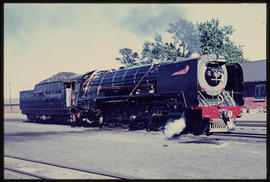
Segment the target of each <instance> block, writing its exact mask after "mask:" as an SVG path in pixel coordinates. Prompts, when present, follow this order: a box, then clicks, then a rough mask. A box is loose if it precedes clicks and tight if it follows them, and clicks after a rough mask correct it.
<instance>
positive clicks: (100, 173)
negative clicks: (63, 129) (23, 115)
mask: <svg viewBox="0 0 270 182" xmlns="http://www.w3.org/2000/svg"><path fill="white" fill-rule="evenodd" d="M4 157H7V158H12V159H17V160H22V161H27V162H32V163H36V164H44V165H48V166H54V167H59V168H63V169H69V170H74V171H78V172H85V173H88V174H95V175H100V176H106V177H111V178H116V179H133V178H134V177H128V176H119V175H113V174H106V173H104V172H99V171H92V170H91V171H90V170H85V169H79V168H73V167H66V166H62V165H58V164H52V163H47V162H42V161H37V160H32V159H24V158H21V157H17V156H10V155H4ZM8 170H13V171H15V172H17V171H18V172H20V171H19V170H15V169H8ZM25 173H28V172H25ZM29 174H30V175H31V173H29ZM27 175H28V174H27ZM36 176H37V177H38V175H36ZM39 177H41V176H39ZM39 177H38V178H39ZM42 178H44V177H42ZM46 179H49V178H47V177H46Z"/></svg>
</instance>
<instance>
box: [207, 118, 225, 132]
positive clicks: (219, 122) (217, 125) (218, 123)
mask: <svg viewBox="0 0 270 182" xmlns="http://www.w3.org/2000/svg"><path fill="white" fill-rule="evenodd" d="M209 124H210V126H209V132H210V133H212V132H228V131H229V128H228V126H227V125H226V124H225V122H224V120H223V119H213V120H211V121H209Z"/></svg>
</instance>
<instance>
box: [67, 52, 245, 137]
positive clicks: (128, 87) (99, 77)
mask: <svg viewBox="0 0 270 182" xmlns="http://www.w3.org/2000/svg"><path fill="white" fill-rule="evenodd" d="M242 81H243V72H242V69H241V67H240V65H239V64H237V63H234V64H228V63H226V60H225V59H223V58H221V57H218V56H217V55H212V54H211V55H203V56H199V57H195V58H186V59H184V60H182V61H178V62H170V63H168V62H167V63H160V64H149V65H142V66H135V67H131V68H123V67H122V68H120V69H117V70H107V71H91V72H88V73H86V74H83V75H77V76H73V77H72V78H71V80H70V81H69V82H65V83H64V84H65V87H66V97H67V98H68V99H67V104H66V106H67V107H68V109H69V111H70V119H69V121H70V124H71V125H76V124H77V123H88V124H90V125H91V124H92V125H99V126H100V127H101V126H103V125H108V126H110V127H115V126H122V127H124V128H130V129H143V128H146V129H147V130H160V129H162V128H164V126H165V125H166V123H167V122H168V121H171V120H175V119H179V118H180V117H182V116H183V115H184V117H185V120H186V128H185V132H191V133H194V134H202V133H211V132H227V131H229V130H230V129H233V128H234V120H235V119H236V118H237V117H240V115H241V105H243V97H242V94H241V92H242Z"/></svg>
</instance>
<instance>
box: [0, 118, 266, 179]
mask: <svg viewBox="0 0 270 182" xmlns="http://www.w3.org/2000/svg"><path fill="white" fill-rule="evenodd" d="M5 118H7V119H6V120H5V122H4V155H14V156H19V157H23V158H28V159H35V160H41V161H46V162H48V163H56V164H61V165H65V166H71V167H77V168H81V169H89V170H94V171H102V172H108V173H112V174H115V175H117V174H119V175H122V176H127V177H128V178H136V179H266V140H265V139H249V138H229V137H220V136H205V135H200V136H194V135H183V136H180V137H179V138H175V139H171V140H168V139H167V138H166V137H165V135H164V134H163V133H162V132H149V133H148V132H146V131H145V130H140V131H128V130H126V129H120V128H116V129H110V128H102V129H101V130H100V129H98V128H83V127H76V128H71V127H69V126H63V125H44V124H35V123H28V122H22V121H21V120H20V118H21V116H20V115H17V120H16V119H12V118H15V114H14V115H13V116H10V115H9V116H7V115H5ZM8 118H9V119H8ZM236 131H237V132H256V133H266V128H265V127H257V128H237V130H236ZM4 162H5V161H4ZM60 178H61V176H60ZM63 178H64V177H63Z"/></svg>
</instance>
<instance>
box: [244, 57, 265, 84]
mask: <svg viewBox="0 0 270 182" xmlns="http://www.w3.org/2000/svg"><path fill="white" fill-rule="evenodd" d="M240 65H241V67H242V69H243V74H244V82H258V81H266V60H259V61H248V62H244V63H240Z"/></svg>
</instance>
